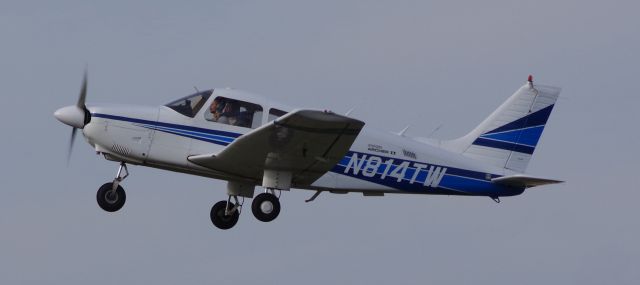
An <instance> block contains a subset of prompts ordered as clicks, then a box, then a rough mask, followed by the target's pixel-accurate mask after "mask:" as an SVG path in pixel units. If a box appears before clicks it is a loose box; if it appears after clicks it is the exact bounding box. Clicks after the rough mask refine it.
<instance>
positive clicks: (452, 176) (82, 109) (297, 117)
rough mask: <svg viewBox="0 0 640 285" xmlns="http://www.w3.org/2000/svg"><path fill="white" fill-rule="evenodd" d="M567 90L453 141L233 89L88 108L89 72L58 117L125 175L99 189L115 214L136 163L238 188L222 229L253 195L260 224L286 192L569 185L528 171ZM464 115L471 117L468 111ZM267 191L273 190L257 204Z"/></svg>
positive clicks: (540, 92)
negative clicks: (150, 102)
mask: <svg viewBox="0 0 640 285" xmlns="http://www.w3.org/2000/svg"><path fill="white" fill-rule="evenodd" d="M559 94H560V88H556V87H551V86H542V85H538V84H533V79H532V77H531V76H529V79H528V81H527V82H526V83H525V84H524V85H523V86H522V87H520V88H519V89H518V90H517V91H516V92H515V93H514V94H513V95H512V96H511V97H509V98H508V99H507V100H506V101H505V102H504V103H503V104H502V105H501V106H500V107H498V109H496V110H495V111H494V112H493V113H492V114H491V115H490V116H489V117H487V118H486V119H485V120H484V121H483V122H482V123H480V124H479V125H478V126H477V127H476V128H475V129H473V130H472V131H471V132H469V133H468V134H466V135H465V136H462V137H460V138H458V139H454V140H435V139H430V138H419V137H408V136H406V135H405V134H404V131H405V130H406V129H405V130H403V131H402V132H400V133H391V132H385V131H380V130H376V129H374V128H370V127H365V123H364V122H363V121H361V120H358V119H354V118H351V117H349V116H348V115H339V114H336V113H333V112H331V111H326V110H316V109H293V108H290V107H287V106H285V105H282V104H279V103H277V102H274V101H272V100H269V99H267V98H264V97H260V96H257V95H253V94H250V93H247V92H242V91H237V90H232V89H211V90H205V91H198V92H196V93H195V94H192V95H189V96H186V97H184V98H181V99H178V100H175V101H173V102H171V103H168V104H166V105H164V106H159V107H158V106H153V107H150V106H130V105H120V106H118V105H93V106H87V105H85V98H86V96H87V73H86V72H85V75H84V80H83V84H82V88H81V91H80V96H79V98H78V101H77V103H76V104H75V105H71V106H67V107H63V108H60V109H58V110H57V111H55V113H54V116H55V117H56V118H57V119H58V120H59V121H60V122H62V123H64V124H67V125H69V126H71V127H72V128H73V129H72V133H71V142H70V144H69V155H70V153H71V149H72V147H73V142H74V139H75V135H76V131H77V130H78V129H81V130H82V134H83V136H84V137H85V139H86V141H87V142H88V143H89V144H90V145H91V146H92V147H93V148H94V149H95V151H96V152H97V153H98V154H100V155H103V156H104V158H106V159H107V160H110V161H115V162H119V164H120V166H119V168H118V172H117V175H116V177H115V178H114V179H113V180H112V181H110V182H108V183H105V184H104V185H102V186H101V187H100V188H99V189H98V192H97V201H98V205H99V206H100V207H101V208H102V209H103V210H105V211H107V212H115V211H118V210H119V209H121V208H122V206H123V205H124V203H125V200H126V195H125V191H124V189H123V188H122V181H123V180H124V179H125V178H126V177H127V176H128V175H129V171H128V169H127V164H133V165H142V166H147V167H153V168H159V169H164V170H168V171H176V172H181V173H187V174H192V175H199V176H204V177H210V178H214V179H221V180H225V181H227V187H226V188H227V196H228V198H227V199H226V200H222V201H220V202H218V203H215V204H214V205H213V207H212V208H211V214H210V218H211V221H212V223H213V224H214V225H215V226H216V227H218V228H220V229H230V228H232V227H233V226H234V225H235V224H236V223H237V222H238V218H239V215H240V212H241V210H242V208H243V203H244V198H253V202H252V203H251V210H252V212H253V215H254V216H255V217H256V218H257V219H258V220H260V221H263V222H269V221H272V220H274V219H275V218H276V217H277V216H278V214H279V213H280V202H279V197H280V193H281V191H288V190H290V189H292V188H296V189H306V190H314V191H316V192H315V193H314V194H313V196H311V198H310V199H308V200H307V202H310V201H312V200H314V199H315V198H316V197H318V195H319V194H320V193H322V192H330V193H349V192H359V193H362V194H363V195H364V196H383V195H385V194H392V193H394V194H395V193H404V194H432V195H467V196H486V197H490V198H492V199H493V200H494V201H496V202H500V197H503V196H514V195H519V194H521V193H523V192H524V190H525V189H527V188H530V187H534V186H539V185H545V184H553V183H560V182H562V181H558V180H552V179H546V178H539V177H534V176H530V175H527V174H524V171H525V169H526V167H527V165H528V163H529V160H530V159H531V156H532V154H533V152H534V150H535V148H536V145H537V144H538V141H539V139H540V136H541V135H542V131H543V129H544V127H545V125H546V123H547V119H548V118H549V115H550V114H551V110H552V109H553V106H554V104H555V102H556V100H557V98H558V95H559ZM459 111H463V110H459ZM256 186H261V187H262V188H264V192H262V193H260V194H258V195H256V196H255V197H254V192H255V188H256Z"/></svg>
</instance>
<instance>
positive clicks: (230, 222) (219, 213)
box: [210, 201, 240, 230]
mask: <svg viewBox="0 0 640 285" xmlns="http://www.w3.org/2000/svg"><path fill="white" fill-rule="evenodd" d="M234 206H235V205H234V204H233V203H231V202H229V209H232V208H233V207H234ZM226 208H227V201H220V202H218V203H215V204H214V205H213V207H211V215H210V216H211V222H212V223H213V225H214V226H216V227H217V228H219V229H223V230H228V229H230V228H233V226H235V225H236V223H237V222H238V219H239V218H240V213H239V212H238V210H237V209H236V210H235V211H233V213H231V214H229V215H225V210H226Z"/></svg>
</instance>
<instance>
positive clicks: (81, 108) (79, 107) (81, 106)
mask: <svg viewBox="0 0 640 285" xmlns="http://www.w3.org/2000/svg"><path fill="white" fill-rule="evenodd" d="M87 78H88V72H87V69H86V68H85V70H84V77H83V79H82V87H81V88H80V95H79V96H78V102H76V105H75V106H69V107H71V110H70V111H63V110H62V109H60V110H58V111H56V113H57V115H56V117H58V119H59V120H60V118H62V117H64V116H65V115H66V117H70V116H73V115H75V116H80V114H78V112H81V113H82V122H83V124H82V126H83V127H84V125H86V124H88V123H89V121H90V120H91V117H90V114H89V110H88V109H87V106H86V105H85V103H84V102H85V100H86V98H87V82H88V79H87ZM69 107H67V108H69ZM73 107H75V108H73ZM65 112H66V113H69V112H72V114H65ZM74 113H75V114H74ZM78 119H80V118H78ZM61 121H63V122H64V120H61ZM77 131H78V125H77V124H72V125H71V139H70V140H69V149H68V150H67V166H69V162H70V161H71V152H72V151H73V143H74V142H75V139H76V132H77Z"/></svg>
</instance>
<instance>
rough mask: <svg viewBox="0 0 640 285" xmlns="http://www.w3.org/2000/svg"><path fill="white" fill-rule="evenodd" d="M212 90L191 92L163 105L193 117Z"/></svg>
mask: <svg viewBox="0 0 640 285" xmlns="http://www.w3.org/2000/svg"><path fill="white" fill-rule="evenodd" d="M211 93H213V90H207V91H202V92H198V93H196V94H192V95H189V96H186V97H183V98H180V99H178V100H175V101H173V102H171V103H169V104H167V105H165V106H167V107H169V108H171V109H173V110H174V111H176V112H178V113H180V114H183V115H185V116H187V117H191V118H193V117H194V116H195V115H196V114H197V113H198V111H200V109H201V108H202V106H203V105H204V103H205V102H207V99H209V96H211Z"/></svg>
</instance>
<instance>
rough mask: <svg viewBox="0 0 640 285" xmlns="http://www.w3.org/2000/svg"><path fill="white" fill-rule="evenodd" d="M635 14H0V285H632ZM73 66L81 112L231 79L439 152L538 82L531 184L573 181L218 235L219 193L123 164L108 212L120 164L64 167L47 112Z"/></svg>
mask: <svg viewBox="0 0 640 285" xmlns="http://www.w3.org/2000/svg"><path fill="white" fill-rule="evenodd" d="M133 2H135V3H133ZM165 2H166V3H165ZM637 3H638V2H637V1H557V0H554V1H547V0H541V1H492V0H491V1H398V0H394V1H333V0H329V1H299V0H297V1H242V0H236V1H188V3H186V2H185V1H183V2H180V1H6V0H5V1H2V2H1V3H0V94H1V96H2V97H1V98H2V102H3V104H2V111H1V112H0V116H1V117H0V130H1V131H2V136H1V137H0V149H2V152H1V153H2V158H3V159H2V161H3V162H4V164H3V165H2V172H1V173H2V174H0V175H1V176H0V177H1V178H2V187H1V189H2V191H1V192H2V196H1V198H0V283H2V284H43V283H49V284H140V283H143V284H189V283H190V284H205V283H206V284H231V283H241V284H248V283H259V284H347V283H353V284H389V283H393V284H427V282H430V283H435V284H455V283H457V284H460V283H463V284H545V283H552V284H636V283H637V280H640V270H639V269H640V246H639V245H638V241H639V240H640V220H639V219H638V214H639V211H638V203H639V202H638V201H640V192H639V190H640V189H638V184H639V182H640V181H639V180H640V179H639V178H638V177H639V175H638V171H639V170H640V169H639V168H638V162H637V160H638V158H639V157H640V154H639V152H638V144H639V143H640V142H639V135H638V122H639V118H640V116H639V115H638V110H637V108H638V106H639V105H640V99H639V96H638V94H637V89H638V87H637V86H638V76H639V73H638V66H640V57H639V56H638V54H637V52H638V51H639V50H640V33H639V28H640V18H639V17H638V16H637V12H638V11H640V4H637ZM85 64H88V66H89V89H88V90H89V91H88V98H87V102H89V103H99V102H112V103H127V104H147V105H160V104H164V103H166V102H168V101H171V100H172V99H175V98H177V97H180V96H184V95H187V94H189V93H192V92H193V87H194V86H197V87H198V88H199V89H205V88H214V87H234V88H238V89H243V90H248V91H251V92H255V93H259V94H264V95H267V96H270V97H271V98H274V99H276V100H280V101H283V102H284V103H286V104H289V105H294V106H305V107H317V108H327V109H332V110H334V111H336V112H346V111H347V110H349V109H351V108H355V111H354V112H353V113H352V115H353V116H355V117H357V118H359V119H362V120H364V121H366V122H367V124H368V126H369V127H375V128H379V129H382V130H388V131H399V130H400V129H402V128H404V127H405V126H406V125H407V124H409V125H411V126H412V127H411V128H410V129H409V131H408V132H407V134H408V135H410V136H426V135H428V134H430V133H431V132H432V131H433V130H434V129H436V128H437V127H438V126H439V125H441V124H443V127H442V128H441V129H440V130H439V131H437V132H436V133H435V134H433V136H434V137H437V138H454V137H457V136H460V135H463V134H465V133H466V132H467V131H469V130H470V129H471V128H473V127H474V126H475V125H476V124H478V123H479V122H480V121H481V120H482V119H483V118H485V117H486V116H487V115H488V114H489V113H490V112H492V111H493V110H494V109H495V108H496V107H497V106H498V105H499V104H500V103H501V102H502V101H504V100H505V99H506V98H507V97H508V96H509V95H511V94H512V93H513V92H514V91H515V90H516V89H517V88H519V87H520V86H521V85H522V84H523V83H524V82H525V80H526V78H527V76H528V75H529V74H533V75H534V79H535V80H536V82H538V83H541V84H547V85H555V86H560V87H563V93H562V94H561V98H560V99H559V101H558V104H557V106H556V108H555V109H554V113H553V114H552V115H551V118H550V120H549V124H548V125H547V128H546V130H545V133H544V135H543V137H542V139H541V142H540V144H539V145H538V148H537V150H536V154H535V155H534V157H533V159H532V161H531V163H530V165H529V168H528V173H530V174H533V175H538V176H546V177H550V178H558V179H562V180H566V181H568V182H567V183H566V184H563V185H553V186H546V187H540V188H534V189H530V190H527V191H526V192H525V193H524V194H523V195H521V196H517V197H511V198H504V199H503V200H502V203H501V204H496V203H494V202H493V201H491V199H489V198H483V197H455V196H404V195H396V196H394V195H387V196H385V197H362V196H361V195H357V194H348V195H335V194H323V195H321V196H320V197H319V198H318V199H317V200H316V201H314V202H313V203H310V204H306V203H304V199H306V198H308V197H309V196H310V195H311V194H313V193H312V192H309V191H300V190H294V191H291V192H289V193H284V194H283V197H282V200H281V202H282V206H283V209H282V212H281V214H280V216H279V217H278V219H276V220H275V221H274V222H272V223H262V222H259V221H257V220H256V219H255V218H254V217H253V216H252V215H251V213H250V211H246V212H245V213H243V214H242V215H241V217H240V221H239V222H238V224H237V226H236V227H235V228H233V229H232V230H229V231H221V230H218V229H216V228H214V227H213V225H212V224H211V222H210V220H209V211H210V208H211V206H212V205H213V204H214V203H215V202H217V201H219V200H222V199H225V198H226V196H225V195H226V194H225V184H224V183H223V182H221V181H215V180H211V179H205V178H201V177H196V176H188V175H184V174H177V173H171V172H166V171H161V170H156V169H149V168H142V167H131V168H130V171H131V173H132V175H131V176H130V178H128V179H127V180H126V181H125V182H124V187H125V189H126V190H127V204H126V205H125V207H124V208H123V209H122V210H121V211H119V212H117V213H113V214H109V213H106V212H104V211H102V210H101V209H99V208H98V206H97V204H96V201H95V192H96V190H97V189H98V187H99V186H100V185H102V184H103V183H105V182H107V181H109V180H111V179H113V176H114V175H115V172H116V170H117V164H116V163H113V162H108V161H106V160H104V159H103V158H101V157H99V156H96V155H95V154H94V152H93V150H92V149H91V148H90V147H89V146H88V145H87V144H86V143H84V141H83V140H81V139H80V138H78V141H77V142H76V148H75V149H74V152H73V156H72V161H71V165H70V166H69V167H66V163H65V157H66V149H67V144H68V140H69V135H70V132H71V129H70V127H68V126H65V125H62V124H61V123H59V122H58V121H56V120H55V119H54V118H53V116H52V113H53V111H55V110H56V109H57V108H59V107H62V106H65V105H70V104H74V103H75V102H76V100H77V96H78V92H79V89H80V83H81V77H82V72H83V69H84V66H85ZM249 202H250V201H249Z"/></svg>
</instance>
